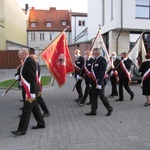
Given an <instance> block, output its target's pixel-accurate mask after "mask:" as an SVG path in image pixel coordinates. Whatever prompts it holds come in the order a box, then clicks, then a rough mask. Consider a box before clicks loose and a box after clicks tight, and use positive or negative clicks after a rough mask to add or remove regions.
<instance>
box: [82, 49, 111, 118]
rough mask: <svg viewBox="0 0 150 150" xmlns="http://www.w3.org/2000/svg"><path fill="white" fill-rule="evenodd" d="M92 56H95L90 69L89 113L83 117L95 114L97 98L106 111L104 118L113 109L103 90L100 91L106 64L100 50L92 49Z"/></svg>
mask: <svg viewBox="0 0 150 150" xmlns="http://www.w3.org/2000/svg"><path fill="white" fill-rule="evenodd" d="M93 55H94V56H95V61H94V63H93V64H92V67H91V82H90V86H91V92H92V104H91V111H90V112H89V113H86V114H85V115H88V116H93V115H96V114H97V108H98V96H99V97H100V99H101V101H102V103H103V105H104V106H105V108H106V109H107V110H108V112H107V114H106V116H110V115H111V114H112V111H113V107H112V106H111V105H110V103H109V101H108V99H107V97H106V96H105V95H104V90H103V89H102V86H103V84H104V83H103V82H104V76H105V72H106V67H107V62H106V59H105V58H104V57H102V55H101V50H100V48H94V49H93Z"/></svg>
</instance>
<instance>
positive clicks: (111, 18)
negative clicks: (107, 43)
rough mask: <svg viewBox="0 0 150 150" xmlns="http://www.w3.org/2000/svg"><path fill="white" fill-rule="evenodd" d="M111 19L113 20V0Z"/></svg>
mask: <svg viewBox="0 0 150 150" xmlns="http://www.w3.org/2000/svg"><path fill="white" fill-rule="evenodd" d="M111 20H113V0H111Z"/></svg>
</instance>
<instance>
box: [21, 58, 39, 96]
mask: <svg viewBox="0 0 150 150" xmlns="http://www.w3.org/2000/svg"><path fill="white" fill-rule="evenodd" d="M22 76H23V77H24V79H25V80H26V81H27V82H28V83H29V84H30V93H32V94H35V93H36V86H37V81H36V62H35V61H34V60H33V59H32V58H31V57H28V58H27V59H26V61H25V62H24V65H23V68H22Z"/></svg>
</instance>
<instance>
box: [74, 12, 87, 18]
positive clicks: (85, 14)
mask: <svg viewBox="0 0 150 150" xmlns="http://www.w3.org/2000/svg"><path fill="white" fill-rule="evenodd" d="M71 16H79V17H87V13H80V12H71Z"/></svg>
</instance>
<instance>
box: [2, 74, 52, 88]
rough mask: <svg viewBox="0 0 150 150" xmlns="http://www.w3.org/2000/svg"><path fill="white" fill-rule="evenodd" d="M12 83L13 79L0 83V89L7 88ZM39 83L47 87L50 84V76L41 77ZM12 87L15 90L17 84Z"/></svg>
mask: <svg viewBox="0 0 150 150" xmlns="http://www.w3.org/2000/svg"><path fill="white" fill-rule="evenodd" d="M14 81H15V80H14V79H10V80H5V81H3V82H0V87H5V88H8V87H9V86H10V85H11V84H12V83H13V82H14ZM41 81H42V85H43V86H45V85H48V84H50V82H51V76H42V78H41ZM13 87H14V88H17V87H18V82H16V83H15V84H14V85H13Z"/></svg>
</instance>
